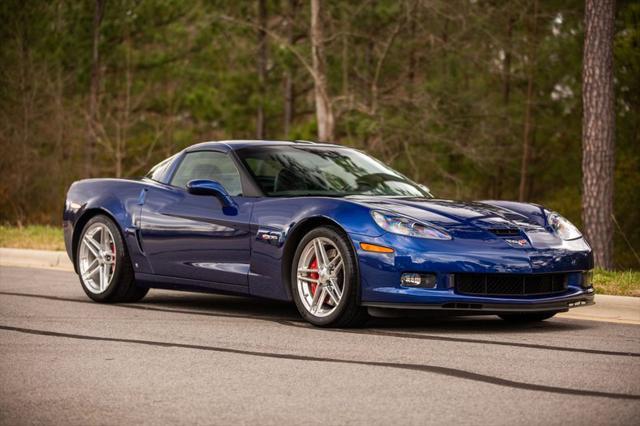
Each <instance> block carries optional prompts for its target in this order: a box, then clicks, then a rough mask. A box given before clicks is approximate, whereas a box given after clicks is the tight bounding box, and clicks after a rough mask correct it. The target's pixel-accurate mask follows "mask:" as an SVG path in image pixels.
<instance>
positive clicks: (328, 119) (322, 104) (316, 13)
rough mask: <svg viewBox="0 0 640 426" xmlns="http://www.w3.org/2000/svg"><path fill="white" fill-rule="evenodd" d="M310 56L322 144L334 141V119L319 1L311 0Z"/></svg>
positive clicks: (319, 136)
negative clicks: (328, 85)
mask: <svg viewBox="0 0 640 426" xmlns="http://www.w3.org/2000/svg"><path fill="white" fill-rule="evenodd" d="M311 56H312V60H313V62H312V68H313V83H314V89H315V90H314V91H315V102H316V119H317V121H318V139H319V140H320V141H323V142H331V141H333V139H334V134H333V132H334V118H333V110H332V107H331V101H330V99H329V93H328V87H327V75H326V71H325V58H324V31H323V27H322V10H321V0H311Z"/></svg>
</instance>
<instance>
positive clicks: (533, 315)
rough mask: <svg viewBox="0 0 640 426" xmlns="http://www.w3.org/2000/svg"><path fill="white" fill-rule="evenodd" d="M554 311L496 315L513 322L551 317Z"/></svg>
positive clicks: (537, 320)
mask: <svg viewBox="0 0 640 426" xmlns="http://www.w3.org/2000/svg"><path fill="white" fill-rule="evenodd" d="M555 314H556V312H540V313H529V314H502V315H498V316H499V317H500V318H502V319H503V320H505V321H508V322H513V323H526V322H539V321H544V320H547V319H549V318H551V317H553V316H554V315H555Z"/></svg>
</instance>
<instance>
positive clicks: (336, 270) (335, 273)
mask: <svg viewBox="0 0 640 426" xmlns="http://www.w3.org/2000/svg"><path fill="white" fill-rule="evenodd" d="M342 266H343V263H342V259H340V262H338V264H337V265H336V266H335V267H334V268H333V270H332V271H331V273H332V274H333V275H335V276H337V275H338V273H339V272H340V271H341V270H342Z"/></svg>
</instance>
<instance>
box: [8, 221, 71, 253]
mask: <svg viewBox="0 0 640 426" xmlns="http://www.w3.org/2000/svg"><path fill="white" fill-rule="evenodd" d="M0 247H11V248H28V249H38V250H64V237H63V235H62V228H61V227H54V226H44V225H29V226H23V227H20V228H18V227H15V226H0Z"/></svg>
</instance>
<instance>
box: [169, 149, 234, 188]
mask: <svg viewBox="0 0 640 426" xmlns="http://www.w3.org/2000/svg"><path fill="white" fill-rule="evenodd" d="M194 179H208V180H214V181H216V182H219V183H220V184H222V186H224V189H226V190H227V192H228V193H229V195H231V196H238V195H242V184H241V183H240V173H238V169H237V168H236V165H235V164H234V162H233V160H232V159H231V158H229V156H228V155H227V154H224V153H222V152H215V151H197V152H190V153H188V154H186V155H185V156H184V158H183V159H182V162H181V163H180V165H179V166H178V170H176V172H175V174H174V175H173V178H172V179H171V185H173V186H178V187H181V188H186V186H187V183H188V182H189V181H191V180H194Z"/></svg>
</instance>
